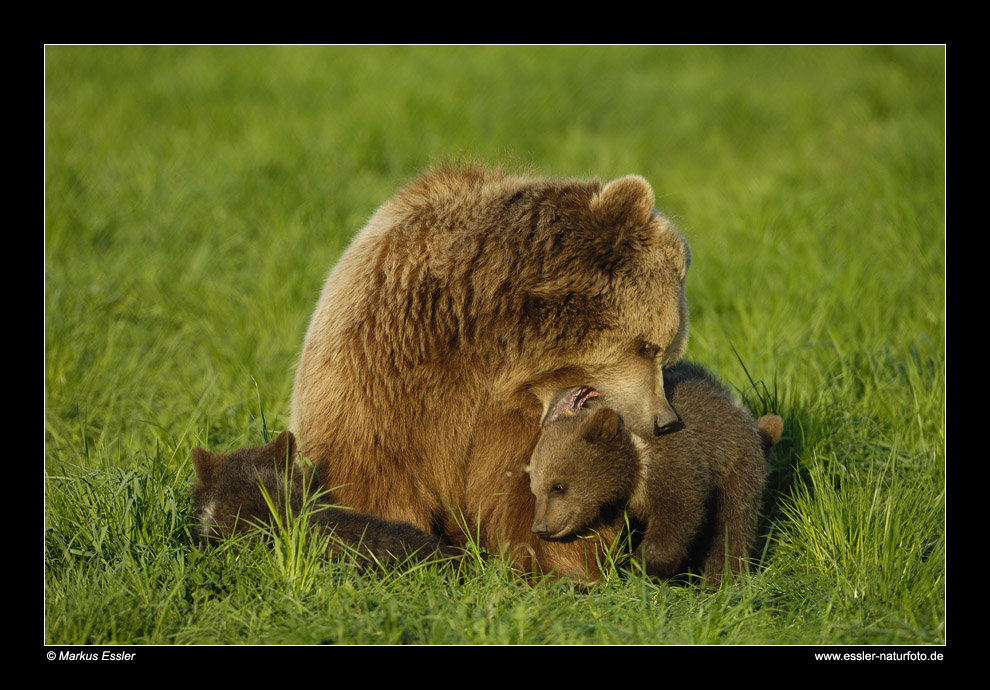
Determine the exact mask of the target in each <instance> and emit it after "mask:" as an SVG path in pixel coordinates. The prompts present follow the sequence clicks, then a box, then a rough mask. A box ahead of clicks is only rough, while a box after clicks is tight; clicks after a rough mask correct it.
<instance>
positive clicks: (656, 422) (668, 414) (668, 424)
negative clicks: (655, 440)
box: [653, 399, 681, 436]
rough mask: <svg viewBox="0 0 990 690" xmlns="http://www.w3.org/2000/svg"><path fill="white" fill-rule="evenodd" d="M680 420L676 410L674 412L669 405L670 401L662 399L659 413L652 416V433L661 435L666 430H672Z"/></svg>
mask: <svg viewBox="0 0 990 690" xmlns="http://www.w3.org/2000/svg"><path fill="white" fill-rule="evenodd" d="M680 421H681V420H680V418H679V417H678V416H677V412H675V411H674V408H673V407H671V406H670V403H669V402H667V401H666V399H664V401H663V405H662V406H661V409H660V412H659V414H657V415H656V416H655V417H654V418H653V435H654V436H662V435H663V434H665V433H667V432H668V431H673V430H674V429H675V428H676V427H677V423H678V422H680Z"/></svg>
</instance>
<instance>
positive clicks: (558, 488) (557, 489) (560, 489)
mask: <svg viewBox="0 0 990 690" xmlns="http://www.w3.org/2000/svg"><path fill="white" fill-rule="evenodd" d="M565 488H566V487H565V486H564V485H563V484H559V483H558V484H554V485H553V486H551V487H550V493H552V494H562V493H564V489H565Z"/></svg>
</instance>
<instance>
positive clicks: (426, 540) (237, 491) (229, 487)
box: [191, 431, 460, 567]
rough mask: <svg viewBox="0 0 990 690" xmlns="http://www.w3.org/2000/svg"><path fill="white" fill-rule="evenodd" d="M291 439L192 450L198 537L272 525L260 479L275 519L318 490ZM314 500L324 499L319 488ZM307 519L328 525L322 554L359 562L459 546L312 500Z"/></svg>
mask: <svg viewBox="0 0 990 690" xmlns="http://www.w3.org/2000/svg"><path fill="white" fill-rule="evenodd" d="M296 455H297V453H296V440H295V437H294V436H293V435H292V433H291V432H288V431H284V432H282V434H280V435H279V436H278V437H277V438H275V439H273V440H272V441H270V442H269V443H267V444H266V445H264V446H261V447H259V448H241V449H240V450H235V451H233V452H232V453H210V452H209V451H206V450H203V449H202V448H196V449H194V450H193V466H194V467H195V469H196V477H197V482H196V484H194V485H193V487H192V490H191V496H192V501H193V506H194V509H195V510H194V515H195V520H196V524H197V528H198V530H199V534H200V536H201V537H203V538H205V539H212V538H216V537H230V536H232V535H234V534H239V533H241V532H244V531H246V530H248V529H252V528H254V527H256V526H258V525H259V524H268V525H271V524H274V523H275V515H273V514H272V509H271V508H270V507H269V505H268V502H267V501H266V500H265V496H264V494H263V493H262V491H261V486H262V485H263V486H264V487H265V490H266V491H267V492H268V496H269V497H270V499H271V500H272V502H273V504H274V508H275V511H276V512H277V513H278V516H279V518H280V520H281V521H282V524H283V525H284V524H287V521H288V519H289V518H290V517H292V516H296V515H298V514H299V512H300V510H301V509H302V508H303V506H304V503H305V502H306V500H307V497H315V496H317V492H318V491H319V490H320V487H319V480H318V479H317V477H316V476H315V474H313V473H311V472H307V471H305V470H304V469H303V468H301V467H299V466H297V465H296V462H295V460H296ZM318 498H319V499H323V500H324V501H325V500H329V498H330V497H329V495H327V494H324V495H323V496H320V497H318ZM308 516H309V520H310V522H311V523H312V524H314V525H320V526H322V527H323V528H325V529H327V530H329V531H331V532H332V538H331V540H330V546H329V552H328V555H332V554H336V553H348V554H349V555H351V556H353V557H354V558H355V559H357V560H358V562H359V564H361V565H363V566H383V567H387V566H393V565H396V564H398V563H401V562H403V561H405V560H406V559H407V558H410V557H413V558H415V559H427V558H436V557H438V556H456V555H458V554H459V553H460V552H459V550H455V549H453V548H451V547H448V546H446V545H444V544H443V543H442V542H441V541H440V539H439V538H438V537H436V536H434V535H431V534H427V533H426V532H423V531H421V530H419V529H416V528H415V527H413V526H412V525H408V524H406V523H402V522H390V521H386V520H381V519H379V518H376V517H373V516H371V515H363V514H361V513H356V512H354V511H351V510H346V509H344V508H338V507H331V506H325V505H324V506H321V505H316V506H313V510H312V511H311V512H309V513H308Z"/></svg>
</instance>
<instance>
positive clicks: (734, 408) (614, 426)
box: [530, 361, 783, 583]
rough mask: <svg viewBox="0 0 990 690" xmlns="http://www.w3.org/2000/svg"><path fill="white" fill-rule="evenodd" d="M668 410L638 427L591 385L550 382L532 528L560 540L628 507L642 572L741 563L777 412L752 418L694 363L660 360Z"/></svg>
mask: <svg viewBox="0 0 990 690" xmlns="http://www.w3.org/2000/svg"><path fill="white" fill-rule="evenodd" d="M664 390H665V391H666V393H667V396H668V397H669V399H670V403H671V405H672V407H673V408H674V410H675V411H676V413H677V415H678V417H679V422H678V424H677V425H676V426H675V428H674V430H673V431H670V432H668V433H665V434H663V435H661V436H655V437H651V438H649V439H643V438H640V437H638V436H634V435H633V434H631V433H630V432H629V431H628V430H627V429H625V428H624V425H623V422H622V419H621V417H620V416H619V415H618V413H617V412H615V410H613V409H612V408H611V407H608V401H607V400H606V399H605V398H604V397H603V396H601V395H600V394H599V393H598V392H597V391H595V390H594V389H592V388H590V387H588V386H582V387H578V388H571V389H567V390H564V391H562V392H560V393H559V394H558V395H557V396H556V397H555V399H554V401H553V402H552V403H551V405H550V409H549V411H548V412H547V414H546V416H545V418H544V421H543V432H542V436H541V438H540V440H539V442H538V443H537V446H536V448H535V450H534V451H533V455H532V458H531V462H530V489H531V490H532V492H533V494H534V495H535V496H536V508H535V515H534V519H533V527H532V529H533V532H534V533H535V534H537V535H538V536H540V537H541V538H543V539H546V540H551V541H557V540H565V541H566V540H568V539H572V538H575V537H577V536H579V535H580V534H581V533H582V532H585V531H587V530H589V529H592V528H594V527H595V526H596V524H599V523H600V522H601V521H602V520H608V519H610V518H611V516H613V515H614V514H616V513H617V512H618V511H621V510H622V509H623V508H626V509H627V510H628V513H629V515H630V517H632V518H633V519H634V520H637V521H640V522H641V523H643V525H644V527H645V530H644V534H643V538H642V541H641V542H640V544H639V546H638V547H637V550H636V554H637V555H638V557H639V558H641V559H642V561H643V563H644V566H645V568H646V572H647V573H648V574H649V575H651V576H654V577H659V578H668V577H671V576H673V575H676V574H678V573H684V572H687V571H688V570H689V569H693V570H699V571H701V572H702V573H703V575H704V578H705V580H706V581H707V582H714V583H717V582H718V581H720V580H721V578H722V575H723V573H724V569H725V567H726V566H728V568H729V569H730V570H731V571H732V572H735V573H737V572H740V571H741V570H742V569H743V568H744V567H745V559H746V558H747V557H748V555H749V551H750V548H751V546H752V544H753V541H754V538H755V536H756V529H757V520H758V513H759V506H760V501H761V498H762V494H763V487H764V483H765V480H766V472H767V458H768V456H769V453H770V449H771V448H772V447H773V445H774V444H775V443H776V442H777V441H778V440H779V439H780V436H781V433H782V432H783V420H782V419H781V418H780V417H778V416H777V415H765V416H763V417H761V418H760V419H759V420H758V421H756V422H754V420H753V417H752V415H751V414H750V413H749V412H748V411H746V410H744V409H743V408H742V407H741V406H740V405H738V404H737V403H736V402H735V401H734V400H733V398H732V397H731V395H730V394H729V392H728V391H727V390H726V389H725V388H724V387H722V386H721V385H720V384H719V383H717V382H716V381H715V380H714V379H713V378H712V376H711V375H710V374H709V373H708V372H707V371H705V370H704V369H703V368H702V367H700V366H698V365H696V364H692V363H690V362H687V361H681V362H679V363H678V364H676V365H674V366H672V367H671V368H669V369H666V370H664Z"/></svg>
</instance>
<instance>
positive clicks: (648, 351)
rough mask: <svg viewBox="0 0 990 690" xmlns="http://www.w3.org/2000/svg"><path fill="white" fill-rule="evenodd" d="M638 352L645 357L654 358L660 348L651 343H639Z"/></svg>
mask: <svg viewBox="0 0 990 690" xmlns="http://www.w3.org/2000/svg"><path fill="white" fill-rule="evenodd" d="M639 354H640V356H642V357H645V358H646V359H656V357H657V355H658V354H660V348H658V347H657V346H656V345H654V344H653V343H641V344H640V346H639Z"/></svg>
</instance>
